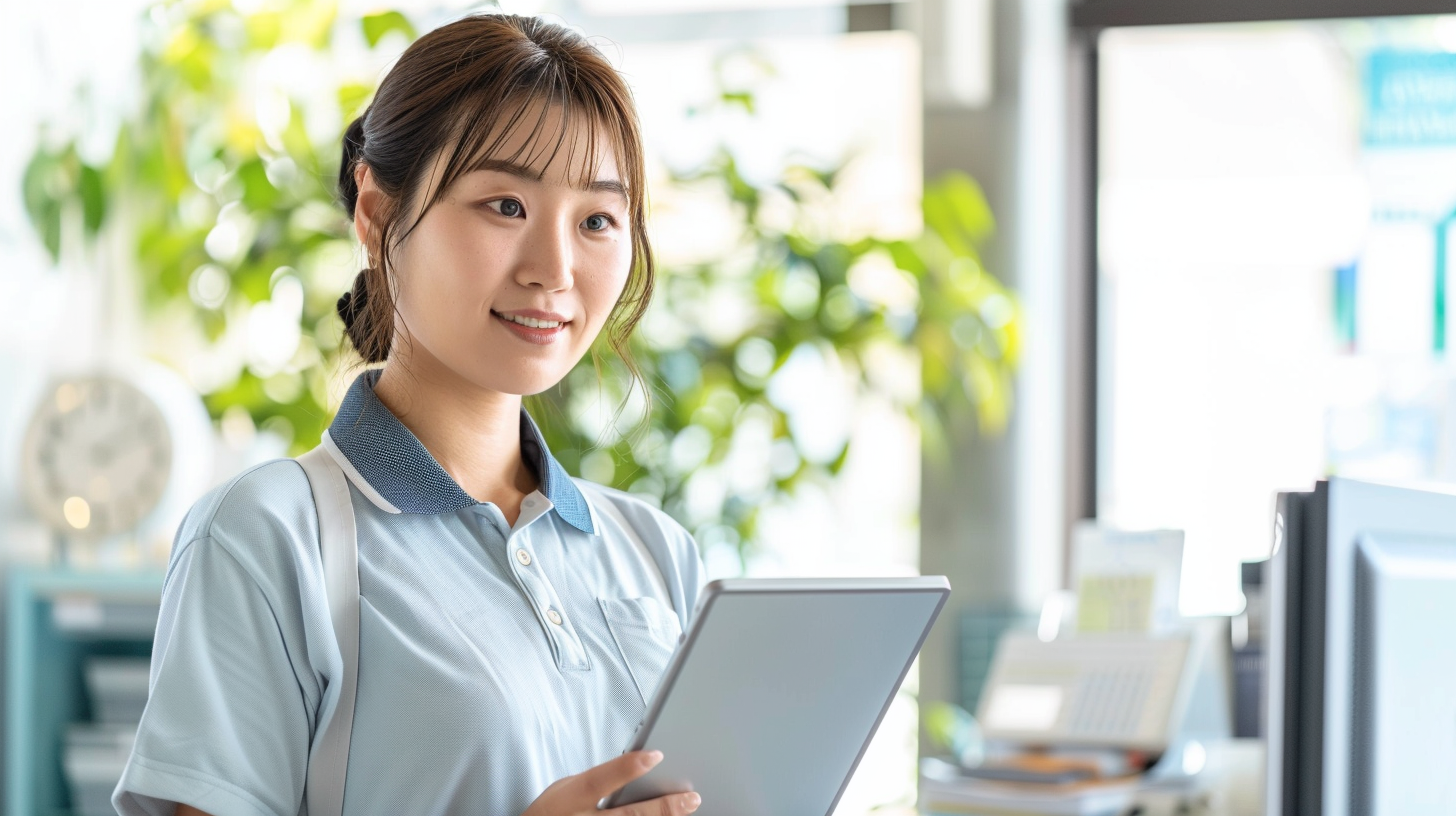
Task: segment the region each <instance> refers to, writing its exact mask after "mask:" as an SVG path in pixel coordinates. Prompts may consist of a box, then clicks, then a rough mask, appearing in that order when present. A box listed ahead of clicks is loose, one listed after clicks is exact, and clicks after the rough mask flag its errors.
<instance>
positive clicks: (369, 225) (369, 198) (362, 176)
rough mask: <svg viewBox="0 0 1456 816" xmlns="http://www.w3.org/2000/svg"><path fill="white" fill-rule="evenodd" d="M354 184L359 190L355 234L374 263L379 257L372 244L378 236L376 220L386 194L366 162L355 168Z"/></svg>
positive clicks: (356, 203) (356, 200) (355, 203)
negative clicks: (376, 182)
mask: <svg viewBox="0 0 1456 816" xmlns="http://www.w3.org/2000/svg"><path fill="white" fill-rule="evenodd" d="M354 184H355V186H357V187H358V188H359V197H358V198H357V199H355V201H354V234H355V235H357V236H359V243H360V244H362V245H363V246H364V252H365V253H366V254H367V255H368V256H369V259H370V261H371V262H372V261H373V260H374V259H376V258H377V257H378V254H377V253H376V251H375V248H374V246H373V244H372V243H371V237H372V236H374V235H377V233H376V232H375V230H374V226H375V225H374V219H375V216H377V215H378V214H379V204H380V202H381V201H383V200H384V192H383V191H382V190H380V189H379V185H377V184H375V183H374V173H373V172H372V171H371V170H370V169H369V165H367V164H365V163H364V162H359V164H358V166H356V167H355V168H354Z"/></svg>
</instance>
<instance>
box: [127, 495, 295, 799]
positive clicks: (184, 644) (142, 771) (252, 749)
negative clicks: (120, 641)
mask: <svg viewBox="0 0 1456 816" xmlns="http://www.w3.org/2000/svg"><path fill="white" fill-rule="evenodd" d="M295 470H296V468H295ZM247 475H248V476H250V477H251V478H253V479H254V482H255V483H254V484H253V485H251V486H246V485H245V486H242V489H237V488H238V485H229V487H232V488H233V490H232V493H233V495H230V496H226V497H225V498H224V499H223V500H221V501H217V502H215V505H216V506H214V507H212V508H210V509H208V510H207V511H206V512H205V513H204V515H206V517H207V518H206V519H205V523H204V524H195V523H193V522H194V519H193V516H194V515H197V514H198V508H196V507H194V512H193V513H190V514H189V519H188V521H186V522H184V524H183V528H182V530H179V534H178V535H179V541H181V542H183V543H181V544H179V546H177V547H176V548H174V551H173V554H172V558H171V563H170V564H169V566H168V570H167V577H166V581H165V584H164V588H163V592H162V605H161V613H160V617H159V619H158V623H157V631H156V639H155V640H154V642H153V647H152V659H151V677H150V690H149V694H148V699H147V705H146V708H145V710H144V711H143V713H142V717H141V721H140V723H139V726H138V730H137V737H136V743H135V745H134V747H133V749H132V754H131V756H130V758H129V759H128V762H127V765H126V768H125V770H124V772H123V775H122V778H121V781H120V783H119V784H118V785H117V788H116V790H115V792H114V793H113V795H112V804H113V805H115V807H116V809H117V811H118V812H119V813H120V814H122V816H141V815H142V814H146V816H161V815H163V814H165V815H166V816H171V814H172V813H174V811H175V808H176V804H177V803H183V804H188V805H191V806H193V807H196V808H198V809H200V810H202V811H204V812H206V813H209V814H212V816H295V814H297V813H299V810H300V803H301V802H302V800H303V787H304V779H305V775H306V771H307V766H308V753H309V745H310V742H311V739H312V733H313V728H314V722H315V717H316V712H317V711H318V708H319V705H320V703H321V693H320V689H321V687H322V683H321V675H320V674H319V673H317V672H315V670H314V669H313V668H312V665H311V664H312V663H313V662H314V661H311V660H310V658H309V654H308V637H307V634H306V633H307V631H308V630H309V629H310V628H311V627H310V625H309V622H307V621H306V620H305V618H306V617H307V616H306V615H305V611H304V607H305V606H306V605H307V602H308V601H309V600H310V599H308V598H305V597H302V595H301V593H300V585H301V584H303V583H304V582H302V581H300V580H299V579H298V577H297V576H298V575H299V574H300V573H303V574H307V572H308V571H309V569H310V565H309V564H308V563H307V561H306V560H302V561H301V560H300V559H299V557H298V552H299V550H300V549H301V548H300V546H299V543H298V541H297V540H296V539H297V538H299V537H300V536H302V535H304V534H306V532H307V531H306V530H303V529H300V527H302V526H305V525H306V519H305V518H301V517H300V516H301V515H302V514H303V512H304V511H303V509H302V508H299V509H297V510H296V511H295V512H292V513H290V512H288V511H287V509H286V507H287V505H288V502H281V503H279V502H276V501H275V502H274V503H273V505H272V506H271V507H270V506H268V504H267V503H266V502H264V503H263V504H262V505H260V504H259V500H260V499H267V498H268V496H267V495H266V493H267V491H277V490H286V489H287V488H288V487H290V486H292V487H296V485H289V484H286V483H285V484H278V480H277V479H273V480H271V481H270V480H269V479H268V477H267V475H266V472H264V474H263V475H260V474H259V472H258V471H253V472H250V474H247ZM273 475H274V476H279V475H283V476H285V477H289V478H291V476H290V475H289V474H287V473H286V472H282V473H280V472H279V471H277V470H275V471H274V473H273ZM240 478H241V477H240ZM297 478H299V479H303V478H304V477H303V476H302V475H301V471H299V472H298V475H297ZM285 481H286V480H285ZM304 487H305V489H306V481H305V483H304ZM260 491H262V492H263V493H264V494H265V495H257V494H258V493H259V492H260ZM225 492H226V491H225ZM274 498H275V499H276V496H275V497H274ZM206 502H207V498H206V497H205V498H204V501H203V502H199V504H204V503H206ZM280 507H281V508H282V509H280ZM308 509H311V505H310V507H309V508H308ZM314 524H315V526H314V530H315V533H314V535H316V529H317V526H316V525H317V522H316V521H315V522H314ZM199 527H200V528H202V529H198V528H199ZM189 528H190V529H189ZM198 532H202V533H206V534H205V535H201V536H199V537H196V538H193V539H192V540H190V541H189V540H186V539H185V538H182V536H184V535H188V534H192V533H198ZM313 628H315V629H316V626H315V627H313Z"/></svg>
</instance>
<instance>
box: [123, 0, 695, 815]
mask: <svg viewBox="0 0 1456 816" xmlns="http://www.w3.org/2000/svg"><path fill="white" fill-rule="evenodd" d="M340 190H341V198H342V199H343V203H344V207H345V209H346V210H347V211H348V213H349V215H350V216H351V217H352V218H353V220H354V225H355V229H356V232H357V234H358V237H359V240H360V242H361V244H362V246H363V248H364V252H365V254H366V255H367V258H368V263H367V264H366V268H365V270H364V271H363V272H361V273H360V274H359V277H358V278H357V279H356V281H355V283H354V287H353V289H352V291H351V292H350V293H349V294H346V295H345V296H344V297H342V298H340V300H339V305H338V311H339V313H340V315H341V316H342V317H343V319H344V321H345V323H346V326H347V333H348V336H349V338H350V340H351V342H352V344H353V345H354V346H355V347H356V348H357V349H358V350H359V351H360V353H361V354H362V356H363V357H364V358H365V360H366V361H368V362H370V363H378V362H383V363H384V366H383V367H382V368H373V369H369V370H366V371H364V372H363V373H362V374H360V375H359V376H358V377H357V378H356V379H355V380H354V382H353V384H352V386H351V387H350V389H349V391H348V393H347V395H346V396H345V398H344V401H343V404H342V405H341V407H340V409H339V412H338V414H337V416H336V417H335V418H334V419H333V422H332V424H331V425H330V426H329V430H328V438H329V439H330V440H331V443H332V444H333V445H334V446H335V447H336V449H337V451H338V452H339V454H341V456H336V458H340V459H342V461H341V465H342V466H343V470H344V471H345V474H346V475H347V477H348V480H349V483H350V485H351V490H350V493H351V496H350V498H351V502H352V506H353V511H354V514H355V517H356V526H357V540H358V560H359V595H360V599H361V600H360V614H359V658H358V675H357V697H356V702H355V706H354V720H353V732H352V739H351V741H350V743H349V750H348V754H347V756H348V762H347V775H346V785H345V789H344V804H343V810H344V812H345V813H346V814H376V813H377V814H386V813H387V814H407V815H408V816H424V815H425V814H462V816H463V815H464V814H470V815H471V816H505V815H506V814H520V813H525V814H528V816H565V815H566V814H574V813H582V812H587V811H593V812H595V811H596V809H597V802H598V801H599V800H600V799H601V798H602V797H604V796H606V795H607V794H608V793H610V792H611V791H613V790H615V789H616V788H619V787H621V786H622V785H623V784H625V783H626V782H628V781H630V780H631V779H634V778H636V777H638V776H641V775H642V774H643V773H645V772H646V771H647V770H648V769H649V768H650V767H651V766H652V764H654V763H655V761H656V760H658V759H660V755H657V754H655V753H649V752H643V751H638V752H632V753H628V754H621V755H620V756H619V752H621V751H622V748H623V747H624V746H625V745H626V743H627V740H628V739H629V737H630V736H631V734H632V730H633V728H634V726H635V725H636V724H637V722H638V721H639V720H640V718H641V717H642V715H643V713H644V711H645V701H646V699H647V698H648V697H649V696H650V695H651V693H652V691H653V689H654V688H655V686H656V683H657V681H658V679H659V678H660V675H661V672H662V670H663V668H664V667H665V665H666V661H667V658H668V656H669V654H670V653H671V651H672V649H673V648H674V646H675V645H676V642H677V639H678V637H679V636H680V634H681V632H682V631H683V629H684V627H686V625H687V624H688V615H689V614H690V612H691V611H692V609H693V606H694V604H695V602H696V599H697V596H698V592H699V589H700V585H701V583H702V571H701V566H700V561H699V559H698V555H697V550H696V547H695V546H694V543H693V541H692V539H691V537H690V536H689V535H688V534H687V532H686V531H684V530H683V529H682V528H681V527H680V526H679V525H678V524H676V523H675V522H673V521H672V520H671V519H670V518H669V517H668V516H666V515H665V514H663V513H661V512H660V511H658V510H656V509H654V508H652V507H651V506H649V505H647V504H645V503H643V502H640V501H638V500H635V499H633V498H630V497H629V496H627V495H626V494H624V493H620V492H617V491H613V490H609V489H607V488H604V487H600V486H598V485H593V484H591V483H588V482H584V481H577V480H573V479H571V478H569V477H568V476H567V475H566V473H565V471H564V470H562V468H561V466H560V465H559V464H558V463H557V462H556V460H555V459H554V458H553V457H552V456H551V453H550V451H549V450H547V448H546V445H545V443H544V442H543V441H542V438H541V435H540V433H539V431H538V430H537V428H536V426H535V424H534V423H533V422H532V420H531V418H530V417H529V416H528V415H527V414H526V413H525V412H524V410H523V409H522V407H521V396H522V395H524V394H534V393H538V392H540V391H544V390H545V389H547V388H549V387H551V386H552V385H554V384H556V383H557V382H559V381H560V380H561V379H562V377H564V376H565V375H566V374H567V372H569V371H570V370H571V369H572V367H573V366H574V365H575V364H576V363H577V362H578V361H579V360H580V359H581V358H582V356H583V355H584V354H585V353H586V352H587V351H588V350H589V349H590V347H591V346H592V344H593V342H594V341H596V340H597V338H598V335H599V334H600V333H601V332H602V331H603V330H604V329H605V330H606V332H607V335H606V337H607V339H608V341H609V342H610V344H611V345H612V346H613V347H614V348H616V349H617V350H618V351H622V352H625V342H626V339H627V336H628V334H629V333H630V331H631V330H632V327H633V326H634V325H635V323H636V322H637V320H638V319H639V318H640V317H641V314H642V312H643V310H644V309H645V307H646V304H647V299H648V296H649V294H650V291H651V285H652V271H653V267H652V258H651V254H650V249H649V247H648V243H647V238H646V234H645V231H644V201H643V196H644V192H645V191H644V189H643V160H642V145H641V140H640V137H639V134H638V130H637V123H636V118H635V113H634V111H633V108H632V103H631V100H630V95H629V93H628V90H627V88H626V87H625V85H624V84H623V82H622V80H621V78H620V77H619V76H618V75H617V74H616V73H615V71H613V69H612V68H611V67H610V66H609V65H608V64H607V62H606V61H605V60H604V59H603V58H602V56H601V55H600V54H599V53H598V52H597V51H596V50H595V49H593V48H592V47H591V46H590V45H589V44H588V43H587V42H586V41H585V40H583V39H582V38H581V37H580V36H578V35H577V34H574V33H572V32H570V31H568V30H566V29H564V28H561V27H559V26H554V25H550V24H547V23H544V22H541V21H539V20H535V19H530V18H520V17H511V16H497V15H491V16H472V17H468V18H466V19H463V20H460V21H457V22H455V23H452V24H450V25H447V26H444V27H443V28H440V29H438V30H436V31H433V32H431V33H429V34H427V35H426V36H424V37H423V38H421V39H420V40H419V41H418V42H416V43H415V44H414V45H412V46H411V47H410V48H409V49H408V50H406V51H405V53H404V54H403V55H402V56H401V57H400V59H399V61H398V63H397V64H396V65H395V67H394V68H393V69H392V70H391V71H390V73H389V74H388V76H387V77H386V78H385V79H384V81H383V82H382V83H381V85H380V87H379V91H378V93H377V95H376V97H375V99H374V101H373V102H372V104H371V105H370V106H369V108H368V110H367V111H366V112H365V114H364V115H363V116H361V117H360V118H359V119H358V120H356V121H355V122H354V123H353V124H352V125H351V126H350V127H349V129H348V132H347V134H346V135H345V137H344V157H343V164H342V167H341V170H340ZM318 548H319V522H318V514H317V509H316V508H315V506H314V503H313V500H312V497H311V494H310V488H309V483H308V480H307V478H306V477H305V475H304V472H303V471H302V470H301V468H300V467H299V465H298V463H297V462H296V461H294V460H291V459H281V460H275V461H271V462H267V463H264V464H262V465H259V466H257V467H254V468H252V469H250V470H248V471H246V472H244V473H242V474H240V475H239V476H237V477H236V478H234V479H233V480H232V481H230V482H228V483H227V484H225V485H223V486H221V487H219V488H217V489H214V490H213V491H211V492H210V493H209V494H207V496H205V497H204V498H203V499H201V500H199V501H198V503H197V504H196V505H195V506H194V507H193V508H192V510H191V511H190V512H189V513H188V515H187V518H186V520H185V521H184V522H183V524H182V527H181V529H180V530H179V532H178V537H177V539H176V544H175V546H174V548H173V552H172V557H171V564H170V566H169V568H168V572H167V578H166V584H165V589H164V591H163V599H162V613H161V618H160V621H159V623H158V627H157V638H156V641H155V645H154V647H153V653H152V668H151V694H150V698H149V701H148V704H147V708H146V711H145V713H144V714H143V716H142V720H141V724H140V728H139V731H138V733H137V739H136V744H135V747H134V749H133V752H132V755H131V758H130V760H129V762H128V764H127V768H126V771H125V774H124V776H123V778H122V780H121V782H120V784H119V785H118V786H117V789H116V792H115V794H114V796H113V802H114V804H115V805H116V806H117V809H118V810H119V812H120V813H122V814H123V815H124V816H133V814H153V815H155V814H171V813H174V812H175V813H178V814H184V815H187V816H190V815H191V814H199V813H201V814H211V816H263V815H265V814H266V815H268V816H292V814H298V813H302V812H305V810H306V808H305V807H304V805H303V802H304V787H305V780H306V778H307V776H306V771H307V767H308V763H309V759H310V756H311V754H310V749H311V746H312V745H313V744H314V737H315V735H316V731H317V728H318V726H319V725H320V723H321V722H322V721H323V720H325V719H326V718H327V717H329V716H330V715H331V714H332V713H333V710H334V709H333V707H334V705H335V701H336V699H337V697H338V685H339V681H338V678H339V677H340V672H341V671H342V664H341V658H340V652H339V649H338V646H337V643H336V641H335V638H334V635H333V631H332V628H331V623H330V617H329V608H328V605H327V599H326V596H325V593H324V587H323V583H322V577H321V566H320V559H319V549H318ZM697 805H698V797H697V795H696V794H679V795H674V796H666V797H662V798H661V799H654V800H651V801H647V802H643V803H640V804H639V805H635V806H628V807H624V808H620V809H618V812H619V813H620V814H621V816H628V814H643V816H645V815H646V814H651V816H679V814H684V813H688V812H691V811H692V810H694V809H695V808H696V807H697Z"/></svg>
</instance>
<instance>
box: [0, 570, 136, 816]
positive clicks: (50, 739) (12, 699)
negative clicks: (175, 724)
mask: <svg viewBox="0 0 1456 816" xmlns="http://www.w3.org/2000/svg"><path fill="white" fill-rule="evenodd" d="M9 573H10V574H9V579H8V582H7V586H6V593H7V598H6V604H7V607H6V632H5V637H6V640H5V647H6V660H5V664H6V665H5V672H6V677H5V681H6V682H5V785H4V789H5V816H72V814H73V811H72V810H71V809H70V805H71V802H70V791H69V789H68V786H67V784H66V779H65V774H64V772H63V770H62V751H63V747H64V744H65V733H66V728H67V726H69V725H70V724H71V723H73V722H85V721H89V720H91V719H92V703H91V701H90V699H89V698H88V696H87V692H86V684H85V680H84V666H85V661H86V659H87V658H88V657H91V656H135V657H148V656H150V655H151V650H152V637H153V635H154V632H155V612H152V617H151V618H150V620H151V624H150V625H148V624H147V616H146V610H148V609H152V610H154V609H155V608H156V607H157V605H158V604H159V601H160V598H161V593H162V581H163V577H164V573H162V572H80V571H72V570H53V569H42V568H35V567H12V568H11V569H10V570H9ZM138 611H140V612H141V614H138Z"/></svg>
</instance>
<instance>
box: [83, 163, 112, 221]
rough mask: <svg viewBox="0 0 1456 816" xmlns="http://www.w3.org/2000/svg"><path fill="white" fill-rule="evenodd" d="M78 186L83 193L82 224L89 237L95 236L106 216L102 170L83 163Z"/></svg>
mask: <svg viewBox="0 0 1456 816" xmlns="http://www.w3.org/2000/svg"><path fill="white" fill-rule="evenodd" d="M77 188H78V189H77V192H79V193H80V194H81V224H82V226H83V227H84V228H85V230H86V235H87V236H88V237H90V236H94V235H95V234H96V233H97V231H99V230H100V229H101V222H102V221H104V220H105V218H106V185H105V184H103V183H102V179H101V171H100V170H97V169H96V168H94V167H92V166H91V165H89V164H83V165H81V177H80V178H79V179H78V184H77Z"/></svg>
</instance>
